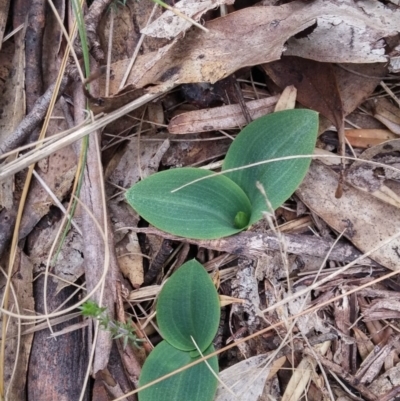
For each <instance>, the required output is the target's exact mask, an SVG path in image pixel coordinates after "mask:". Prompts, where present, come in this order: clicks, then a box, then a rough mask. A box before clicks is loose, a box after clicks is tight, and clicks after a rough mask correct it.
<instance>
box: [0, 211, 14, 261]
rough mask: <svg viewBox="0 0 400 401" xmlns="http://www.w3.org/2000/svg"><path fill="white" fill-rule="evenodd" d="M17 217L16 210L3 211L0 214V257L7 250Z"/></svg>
mask: <svg viewBox="0 0 400 401" xmlns="http://www.w3.org/2000/svg"><path fill="white" fill-rule="evenodd" d="M16 217H17V210H16V208H12V209H9V210H7V209H3V210H2V211H1V212H0V256H1V255H2V254H3V252H4V251H5V250H6V249H7V247H8V244H9V242H10V240H11V236H12V234H13V232H14V224H15V220H16Z"/></svg>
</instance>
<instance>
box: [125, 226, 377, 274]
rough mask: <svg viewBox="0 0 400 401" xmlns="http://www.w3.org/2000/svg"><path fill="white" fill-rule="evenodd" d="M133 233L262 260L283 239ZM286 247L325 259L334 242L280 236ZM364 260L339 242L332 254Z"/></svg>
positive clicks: (148, 230)
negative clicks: (196, 238) (260, 257)
mask: <svg viewBox="0 0 400 401" xmlns="http://www.w3.org/2000/svg"><path fill="white" fill-rule="evenodd" d="M129 228H130V229H132V230H134V231H136V232H141V233H144V234H155V235H159V236H161V237H163V238H168V239H171V240H175V241H182V242H187V243H189V244H194V245H198V246H202V247H204V248H207V249H215V250H218V251H221V252H227V253H231V254H235V255H245V256H250V257H251V256H253V257H254V256H257V257H258V256H262V255H264V254H265V252H266V251H268V250H273V251H279V250H280V249H281V248H280V246H281V245H280V238H278V237H277V236H276V235H275V234H262V233H253V232H250V231H245V232H241V233H239V234H236V235H234V236H231V237H225V238H221V239H217V240H194V239H189V238H182V237H177V236H175V235H172V234H168V233H165V232H163V231H160V230H157V229H156V228H134V227H129ZM280 237H282V238H284V240H285V242H286V246H287V248H286V249H287V252H288V253H293V254H295V255H309V256H316V257H320V258H324V257H325V256H326V255H327V253H328V252H329V251H330V249H331V247H332V245H333V242H331V241H328V240H324V239H321V238H316V237H311V236H308V235H296V234H286V235H281V236H280ZM360 256H362V253H361V252H360V251H358V250H357V249H356V248H355V247H353V246H352V245H351V244H346V243H344V242H342V241H339V242H338V243H337V244H336V245H335V247H334V248H333V249H332V250H331V251H330V253H329V260H334V261H337V262H344V263H349V262H352V261H354V260H355V259H357V258H359V257H360ZM363 263H364V264H367V265H369V266H379V265H378V264H377V263H375V262H373V261H371V259H368V258H364V259H363Z"/></svg>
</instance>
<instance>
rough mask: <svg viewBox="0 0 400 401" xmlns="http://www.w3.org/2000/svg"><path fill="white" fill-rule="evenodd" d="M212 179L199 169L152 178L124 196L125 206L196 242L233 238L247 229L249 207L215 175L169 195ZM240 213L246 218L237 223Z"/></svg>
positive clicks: (239, 193)
mask: <svg viewBox="0 0 400 401" xmlns="http://www.w3.org/2000/svg"><path fill="white" fill-rule="evenodd" d="M210 175H213V173H212V172H210V171H207V170H203V169H199V168H178V169H172V170H167V171H163V172H160V173H157V174H153V175H151V176H150V177H148V178H146V179H144V180H143V181H141V182H139V183H138V184H136V185H134V186H133V187H131V188H130V189H129V190H128V191H127V192H126V198H127V200H128V203H129V204H130V205H131V206H132V207H133V208H134V209H135V210H136V211H137V212H138V213H139V214H140V215H141V216H142V217H143V218H144V219H146V220H147V221H148V222H149V223H151V224H152V225H153V226H155V227H157V228H159V229H161V230H164V231H166V232H168V233H171V234H175V235H180V236H182V237H188V238H196V239H213V238H221V237H226V236H228V235H232V234H235V233H237V232H239V231H241V230H242V229H244V228H246V227H247V224H248V220H249V218H250V216H251V205H250V201H249V199H248V197H247V196H246V194H245V193H244V192H243V190H242V189H241V188H240V187H239V186H238V185H237V184H235V183H234V182H233V181H232V180H230V179H229V178H227V177H225V176H222V175H217V176H215V177H212V178H209V179H206V180H203V181H199V182H196V183H194V184H191V185H189V186H187V187H185V188H182V189H179V190H178V191H176V192H171V191H173V190H175V189H177V188H179V187H180V186H182V185H185V184H188V183H190V182H192V181H194V180H196V179H199V178H203V177H206V176H210ZM240 212H242V213H243V215H247V216H248V217H249V218H248V219H247V221H246V219H245V218H243V217H242V218H240V219H237V218H236V216H237V215H238V213H240Z"/></svg>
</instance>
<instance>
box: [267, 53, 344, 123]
mask: <svg viewBox="0 0 400 401" xmlns="http://www.w3.org/2000/svg"><path fill="white" fill-rule="evenodd" d="M262 67H263V69H264V70H265V71H266V73H267V74H268V75H269V76H270V77H271V78H272V80H273V81H274V82H275V83H276V84H277V85H278V86H279V87H281V88H282V89H283V88H285V87H286V86H290V85H293V86H294V87H295V88H296V89H297V100H298V101H299V102H300V103H301V104H302V105H303V106H305V107H308V108H310V109H312V110H315V111H318V112H319V113H321V114H322V115H323V116H325V117H326V118H327V119H328V120H330V121H331V123H332V124H334V125H335V126H336V127H337V128H338V130H339V129H340V127H341V125H342V122H343V117H344V115H343V107H342V100H341V98H340V93H339V90H338V86H337V83H336V77H335V73H334V70H333V68H332V66H331V65H330V64H328V63H320V62H317V61H313V60H307V59H304V58H300V57H293V56H284V57H282V58H281V59H280V60H278V61H274V62H272V63H268V64H264V65H263V66H262Z"/></svg>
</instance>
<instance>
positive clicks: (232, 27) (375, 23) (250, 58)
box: [110, 0, 400, 93]
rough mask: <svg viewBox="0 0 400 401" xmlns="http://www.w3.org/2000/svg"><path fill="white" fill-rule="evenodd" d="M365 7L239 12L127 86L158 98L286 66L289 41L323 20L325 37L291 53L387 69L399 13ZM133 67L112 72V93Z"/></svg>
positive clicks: (175, 48) (297, 43)
mask: <svg viewBox="0 0 400 401" xmlns="http://www.w3.org/2000/svg"><path fill="white" fill-rule="evenodd" d="M358 4H359V3H357V4H355V3H353V2H352V1H350V0H344V1H342V2H340V3H337V2H336V1H327V0H317V1H313V2H298V1H294V2H291V3H289V4H284V5H281V6H269V7H250V8H246V9H243V10H240V11H237V12H234V13H232V14H229V15H227V16H225V17H222V18H217V19H215V20H212V21H210V22H208V23H206V27H207V28H208V29H209V32H208V33H205V32H203V31H199V30H190V31H188V32H187V34H186V35H185V36H184V37H183V38H181V39H180V40H175V41H174V42H172V43H171V44H169V45H167V46H166V47H164V48H162V49H160V50H158V52H153V53H148V54H146V55H142V56H140V57H139V58H138V60H137V64H136V67H135V69H134V71H132V73H131V75H130V76H129V78H128V83H130V84H133V85H135V87H144V86H146V85H149V84H153V85H156V84H159V86H158V87H156V88H152V90H153V91H161V90H163V89H165V88H171V87H172V86H174V85H177V84H182V83H191V82H211V83H214V82H216V81H218V80H220V79H222V78H224V77H226V76H228V75H230V74H232V73H233V72H235V71H236V70H238V69H240V68H242V67H245V66H253V65H257V64H263V63H268V62H270V61H274V60H277V59H279V58H280V56H281V54H282V51H283V50H284V45H285V42H286V41H288V40H289V39H290V38H292V37H293V36H294V35H296V34H297V33H299V32H301V31H303V30H305V29H306V28H308V27H311V26H313V25H314V24H315V22H316V20H317V21H318V27H317V28H316V29H315V30H314V32H317V33H318V35H317V34H316V33H314V32H313V33H312V34H311V35H312V39H310V38H311V36H309V37H307V38H305V39H293V38H292V39H291V40H289V44H290V46H289V47H290V52H287V53H286V54H291V55H297V56H301V57H304V58H312V59H314V60H317V61H324V62H327V61H328V62H340V63H345V62H351V63H355V62H358V63H366V62H368V63H373V62H386V61H387V56H386V55H385V49H384V47H383V46H384V41H383V40H382V38H384V37H387V36H391V35H396V34H397V32H398V30H399V26H400V10H394V11H392V10H390V9H388V8H386V7H384V6H383V5H382V4H381V3H379V2H373V1H367V2H363V6H358ZM320 23H321V25H320ZM320 28H321V29H322V31H321V29H320ZM343 28H345V29H344V30H343ZM316 35H317V36H316ZM353 42H354V43H353ZM304 43H310V44H312V45H310V46H312V47H311V48H309V47H306V45H305V44H304ZM128 63H129V60H123V61H121V62H118V63H114V64H113V65H112V70H113V74H114V76H115V79H114V80H113V82H112V87H111V88H110V89H111V93H116V92H117V91H118V87H119V83H120V82H121V79H122V77H123V75H124V73H125V69H126V66H127V65H128Z"/></svg>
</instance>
